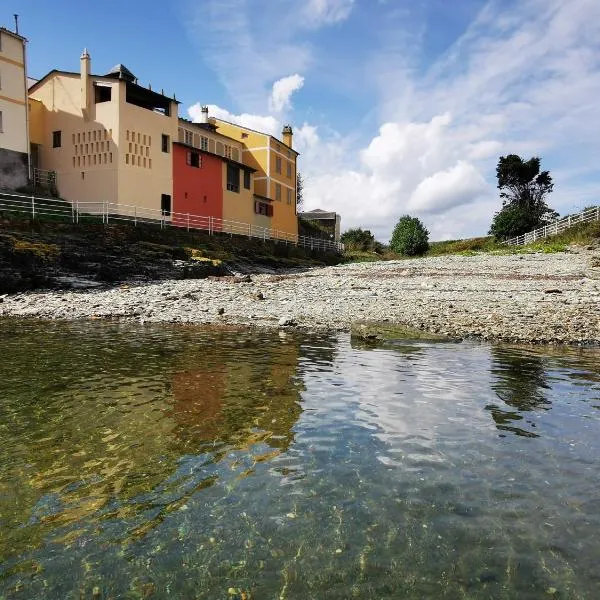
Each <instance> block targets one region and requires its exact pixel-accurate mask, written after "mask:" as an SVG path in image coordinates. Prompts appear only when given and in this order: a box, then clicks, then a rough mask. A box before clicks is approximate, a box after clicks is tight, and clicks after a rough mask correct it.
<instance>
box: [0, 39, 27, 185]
mask: <svg viewBox="0 0 600 600" xmlns="http://www.w3.org/2000/svg"><path fill="white" fill-rule="evenodd" d="M26 41H27V40H26V39H25V38H24V37H22V36H20V35H18V34H17V33H13V32H12V31H9V30H8V29H5V28H3V27H2V28H0V188H5V189H17V188H19V187H21V186H24V185H26V184H27V182H28V180H29V133H28V111H27V68H26V58H25V44H26Z"/></svg>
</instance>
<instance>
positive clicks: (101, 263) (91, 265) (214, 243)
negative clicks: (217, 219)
mask: <svg viewBox="0 0 600 600" xmlns="http://www.w3.org/2000/svg"><path fill="white" fill-rule="evenodd" d="M339 261H340V256H339V255H337V254H335V253H329V254H324V253H323V252H316V251H314V252H313V251H310V250H308V249H305V248H298V247H296V246H294V245H292V244H287V245H286V244H285V243H282V242H279V243H277V242H271V241H266V242H263V241H261V240H257V239H250V238H245V237H242V236H229V235H226V234H217V235H209V234H208V233H206V232H198V231H195V232H187V231H185V230H181V229H176V228H171V229H164V230H161V229H160V228H158V227H156V226H154V225H138V226H137V227H134V226H133V225H130V224H110V225H103V224H102V223H99V222H96V223H93V222H91V223H81V224H77V225H75V224H72V223H64V222H59V221H54V222H53V221H49V220H44V221H38V220H35V221H32V220H31V219H23V218H19V217H18V216H17V217H15V216H14V215H11V214H10V213H0V293H9V292H15V291H21V290H28V289H34V288H39V287H54V288H56V287H67V288H68V287H79V286H90V285H91V286H93V285H98V284H109V283H114V282H118V281H123V280H131V279H134V280H142V281H143V280H146V281H149V280H157V279H193V278H203V277H207V276H213V275H214V276H222V275H228V274H232V273H252V272H275V271H279V270H289V269H306V268H310V267H314V266H322V265H328V264H336V263H337V262H339Z"/></svg>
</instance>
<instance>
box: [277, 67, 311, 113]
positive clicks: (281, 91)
mask: <svg viewBox="0 0 600 600" xmlns="http://www.w3.org/2000/svg"><path fill="white" fill-rule="evenodd" d="M303 85H304V77H302V76H300V75H298V74H297V73H296V74H295V75H289V76H288V77H282V78H281V79H278V80H277V81H276V82H275V83H274V84H273V89H272V91H271V96H270V98H269V110H270V111H271V112H275V113H280V112H283V111H284V110H288V109H290V108H291V107H292V102H291V100H292V94H293V93H294V92H297V91H298V90H299V89H301V88H302V86H303Z"/></svg>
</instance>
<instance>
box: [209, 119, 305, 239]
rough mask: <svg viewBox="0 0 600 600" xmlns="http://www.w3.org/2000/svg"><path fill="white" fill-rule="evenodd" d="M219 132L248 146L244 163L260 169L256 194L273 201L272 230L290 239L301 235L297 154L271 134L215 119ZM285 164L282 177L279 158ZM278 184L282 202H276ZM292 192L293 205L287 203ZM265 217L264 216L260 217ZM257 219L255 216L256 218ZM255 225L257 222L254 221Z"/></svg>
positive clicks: (255, 181) (244, 152) (256, 178)
mask: <svg viewBox="0 0 600 600" xmlns="http://www.w3.org/2000/svg"><path fill="white" fill-rule="evenodd" d="M213 122H214V123H215V125H217V127H218V131H219V133H222V134H224V135H227V136H229V137H232V138H233V139H236V140H238V139H239V140H241V141H242V143H243V144H244V145H245V148H244V151H243V161H242V162H243V163H244V164H246V165H248V166H251V167H253V168H254V169H256V173H255V174H254V193H256V194H258V195H260V196H265V197H267V198H271V199H272V200H273V217H270V218H269V221H270V227H272V228H273V229H274V230H279V231H282V232H284V233H285V234H286V236H287V235H289V236H297V235H298V218H297V216H296V160H297V153H296V152H294V151H293V150H291V149H289V148H288V147H287V146H286V145H285V144H283V143H282V142H279V141H277V140H275V139H273V138H272V137H271V136H270V135H267V134H263V133H258V132H253V131H251V130H249V129H245V128H243V127H239V126H237V125H233V124H231V123H227V122H225V121H221V120H219V119H213ZM277 156H279V157H280V158H281V162H282V168H281V174H278V173H276V171H275V166H276V157H277ZM287 162H290V163H291V167H292V172H291V176H290V177H288V176H287V168H286V165H287ZM276 183H279V184H280V185H281V200H280V201H276V200H275V197H276ZM288 189H289V190H290V191H291V192H292V196H291V203H290V204H288V201H287V190H288ZM256 217H258V218H260V219H261V220H264V217H262V218H261V215H256ZM253 218H254V217H253ZM253 222H256V219H254V221H253Z"/></svg>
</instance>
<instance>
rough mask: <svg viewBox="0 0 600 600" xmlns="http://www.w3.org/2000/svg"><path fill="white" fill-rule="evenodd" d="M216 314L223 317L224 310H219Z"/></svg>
mask: <svg viewBox="0 0 600 600" xmlns="http://www.w3.org/2000/svg"><path fill="white" fill-rule="evenodd" d="M217 314H218V315H224V314H225V309H224V308H219V309H218V310H217Z"/></svg>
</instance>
